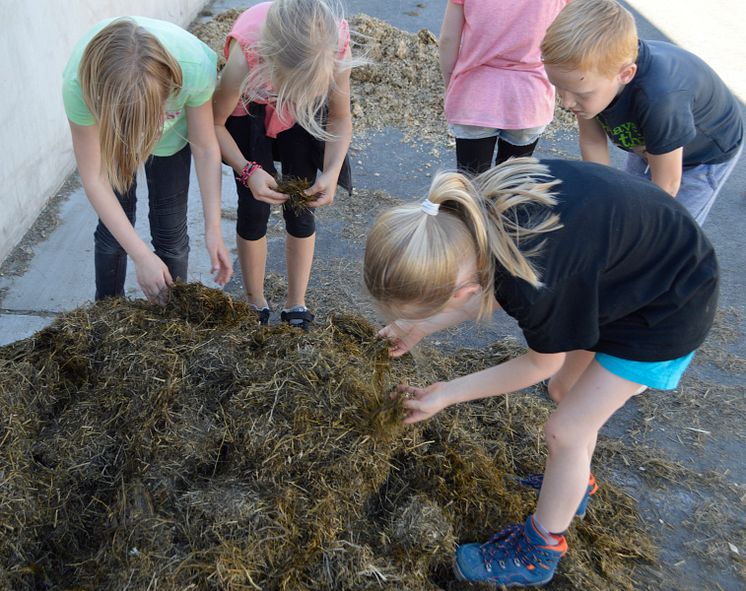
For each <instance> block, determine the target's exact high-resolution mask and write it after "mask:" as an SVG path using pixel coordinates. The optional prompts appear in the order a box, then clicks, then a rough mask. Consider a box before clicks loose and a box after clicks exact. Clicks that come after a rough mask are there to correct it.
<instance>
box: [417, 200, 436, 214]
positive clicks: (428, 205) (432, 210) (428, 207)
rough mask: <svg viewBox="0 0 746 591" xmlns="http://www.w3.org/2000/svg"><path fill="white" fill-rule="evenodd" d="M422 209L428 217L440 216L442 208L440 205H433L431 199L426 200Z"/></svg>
mask: <svg viewBox="0 0 746 591" xmlns="http://www.w3.org/2000/svg"><path fill="white" fill-rule="evenodd" d="M420 207H421V208H422V211H424V212H425V213H426V214H427V215H438V208H439V207H440V203H433V202H432V201H430V200H429V199H425V200H424V201H423V202H422V203H421V205H420Z"/></svg>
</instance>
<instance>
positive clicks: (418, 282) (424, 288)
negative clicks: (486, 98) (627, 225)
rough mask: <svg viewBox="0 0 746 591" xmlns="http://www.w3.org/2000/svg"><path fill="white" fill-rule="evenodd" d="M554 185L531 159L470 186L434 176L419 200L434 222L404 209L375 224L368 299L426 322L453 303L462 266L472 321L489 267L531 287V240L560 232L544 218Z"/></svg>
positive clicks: (534, 280) (487, 293) (534, 246)
mask: <svg viewBox="0 0 746 591" xmlns="http://www.w3.org/2000/svg"><path fill="white" fill-rule="evenodd" d="M542 179H543V180H542ZM558 182H559V181H557V180H555V179H552V178H551V177H550V176H549V174H548V169H547V168H546V166H544V165H542V164H540V163H539V162H538V161H537V160H536V159H534V158H515V159H511V160H509V161H508V162H506V163H504V164H502V165H500V166H498V167H495V168H493V169H491V170H489V171H487V172H485V173H483V174H480V175H479V176H477V177H475V178H473V179H470V178H468V177H466V176H464V175H463V174H460V173H457V172H443V173H440V174H438V175H437V176H436V177H435V178H434V179H433V182H432V185H431V186H430V191H429V194H428V197H427V200H428V201H429V202H430V203H432V204H434V205H435V206H437V215H432V213H431V214H430V215H427V213H426V211H425V210H423V208H422V206H421V205H419V204H407V205H402V206H399V207H395V208H393V209H391V210H389V211H387V212H384V213H383V214H382V215H381V216H380V217H379V218H378V220H376V223H375V225H374V227H373V230H372V231H371V232H370V234H369V236H368V240H367V243H366V249H365V262H364V265H365V282H366V286H367V288H368V290H369V292H370V293H371V295H372V296H373V298H375V299H376V300H377V301H379V302H380V303H382V304H383V305H384V306H386V307H387V308H395V307H397V306H402V305H406V304H417V305H418V306H419V307H421V309H422V310H423V313H424V315H425V316H430V315H432V314H433V313H435V312H437V310H438V309H440V308H441V307H443V306H444V305H445V304H446V302H447V301H448V300H449V298H450V297H451V295H453V293H454V291H455V290H456V289H457V287H458V286H457V285H456V278H457V276H458V273H459V270H460V268H461V266H462V265H463V264H464V263H465V262H466V261H468V260H469V258H473V259H474V260H475V262H476V272H477V282H478V283H479V285H480V286H481V288H482V295H481V297H482V303H481V306H480V314H479V316H480V318H485V317H487V316H488V315H489V313H490V310H491V309H492V305H491V303H492V300H493V297H494V296H493V293H494V283H495V273H496V268H497V265H499V266H500V268H502V269H504V270H505V271H506V272H508V273H509V274H511V275H513V276H516V277H520V278H521V279H524V280H525V281H527V282H528V283H530V284H531V285H533V286H535V287H539V286H540V285H541V279H540V276H539V272H538V271H537V270H536V269H535V267H534V266H533V265H532V263H531V260H530V259H531V258H532V257H534V256H536V255H537V254H538V253H539V252H540V250H541V248H542V246H543V241H541V242H538V243H537V242H536V238H537V237H538V236H540V235H541V234H545V233H547V232H552V231H554V230H557V229H559V228H560V227H561V224H560V221H559V216H557V215H556V214H554V213H552V211H551V208H552V206H553V205H555V203H556V201H555V199H554V197H553V196H552V193H551V189H552V187H554V186H555V185H556V184H557V183H558ZM428 208H429V207H428ZM528 242H530V244H527V243H528ZM522 246H523V247H524V248H522Z"/></svg>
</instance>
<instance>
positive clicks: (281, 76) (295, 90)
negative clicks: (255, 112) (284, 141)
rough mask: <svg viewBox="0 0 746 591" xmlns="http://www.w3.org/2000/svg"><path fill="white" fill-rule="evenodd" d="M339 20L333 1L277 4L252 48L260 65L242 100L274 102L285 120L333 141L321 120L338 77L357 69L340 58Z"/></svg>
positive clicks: (287, 0) (249, 78) (290, 0)
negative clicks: (340, 73) (289, 118)
mask: <svg viewBox="0 0 746 591" xmlns="http://www.w3.org/2000/svg"><path fill="white" fill-rule="evenodd" d="M340 21H341V10H340V9H339V7H338V6H337V5H336V3H333V2H326V1H324V0H274V1H273V2H272V5H271V6H270V8H269V10H268V11H267V19H266V21H265V23H264V28H263V29H262V34H261V37H260V40H259V41H258V42H257V43H256V44H255V45H254V47H253V50H254V51H256V53H257V55H258V57H259V60H258V63H257V65H256V66H255V67H253V68H252V69H251V71H250V72H249V75H248V76H247V77H246V79H245V80H244V83H243V88H242V96H243V97H244V101H245V102H246V103H247V104H248V103H249V102H251V101H255V100H268V99H272V100H274V101H275V103H276V107H277V113H278V114H279V116H280V117H281V118H282V117H284V116H285V114H286V113H287V114H288V115H290V116H291V117H292V118H293V119H295V121H297V122H298V124H300V125H301V127H303V128H304V129H306V130H307V131H308V132H309V133H311V134H312V135H313V136H315V137H317V138H319V139H323V140H329V139H333V137H332V136H331V135H330V134H329V133H328V132H327V131H326V130H325V129H324V127H323V123H322V122H320V121H319V115H320V113H321V110H322V109H323V107H324V105H325V104H326V101H327V97H328V95H329V93H330V92H332V91H333V89H334V76H335V74H336V73H337V72H340V71H342V70H343V69H347V68H350V67H352V66H353V62H352V61H351V60H344V59H340V56H339V23H340ZM267 83H269V84H270V85H271V87H272V92H273V94H272V95H271V96H268V95H267V91H266V89H267Z"/></svg>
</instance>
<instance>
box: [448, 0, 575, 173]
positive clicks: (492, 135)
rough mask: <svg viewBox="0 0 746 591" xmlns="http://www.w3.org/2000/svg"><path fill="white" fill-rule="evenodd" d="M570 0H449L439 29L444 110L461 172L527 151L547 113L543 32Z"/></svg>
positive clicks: (550, 103)
mask: <svg viewBox="0 0 746 591" xmlns="http://www.w3.org/2000/svg"><path fill="white" fill-rule="evenodd" d="M568 1H569V0H532V1H531V2H526V1H525V0H448V5H447V6H446V11H445V15H444V17H443V25H442V28H441V33H440V43H439V50H440V67H441V72H442V74H443V80H444V81H445V85H446V93H445V114H446V119H447V120H448V123H449V126H450V128H451V131H452V132H453V134H454V135H455V137H456V160H457V163H458V167H459V169H460V170H462V171H469V172H472V173H479V172H484V171H485V170H487V169H488V168H489V167H490V166H491V165H492V155H493V152H494V149H495V143H497V157H496V159H495V164H499V163H500V162H504V161H505V160H507V159H508V158H510V157H512V156H530V155H532V154H533V152H534V149H535V148H536V144H537V143H538V141H539V137H540V136H541V133H542V132H543V131H544V128H545V127H546V126H547V125H548V124H549V123H550V122H551V120H552V117H553V114H554V88H553V87H552V85H551V84H550V83H549V80H548V79H547V76H546V73H545V72H544V67H543V65H542V63H541V52H540V50H539V45H540V43H541V40H542V38H543V37H544V33H545V32H546V30H547V28H548V27H549V25H550V24H551V23H552V21H553V20H554V18H555V17H556V16H557V14H558V13H559V11H560V10H562V8H563V7H564V6H565V5H566V4H567V3H568Z"/></svg>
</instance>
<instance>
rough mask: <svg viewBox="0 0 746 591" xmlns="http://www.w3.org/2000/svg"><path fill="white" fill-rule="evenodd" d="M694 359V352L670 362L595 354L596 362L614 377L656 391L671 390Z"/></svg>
mask: <svg viewBox="0 0 746 591" xmlns="http://www.w3.org/2000/svg"><path fill="white" fill-rule="evenodd" d="M693 358H694V351H692V352H691V353H689V354H688V355H684V356H683V357H679V358H678V359H672V360H670V361H632V360H630V359H622V358H620V357H614V356H613V355H607V354H606V353H596V361H598V362H599V363H600V364H601V366H602V367H603V368H605V369H607V370H609V371H610V372H611V373H613V374H614V375H617V376H619V377H620V378H624V379H625V380H629V381H630V382H634V383H636V384H642V385H643V386H648V387H649V388H655V389H656V390H673V389H674V388H676V386H678V385H679V380H680V379H681V376H682V375H684V372H685V371H686V368H687V367H689V364H690V363H691V361H692V359H693Z"/></svg>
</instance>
